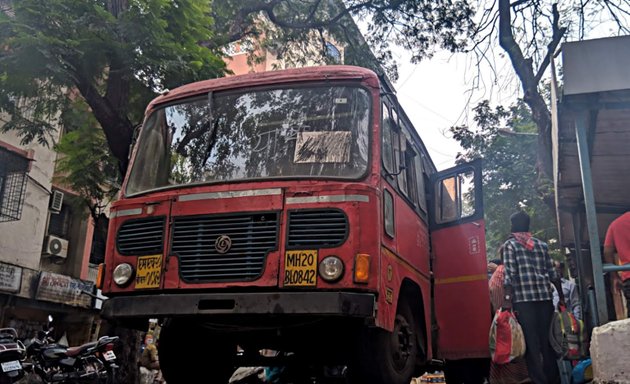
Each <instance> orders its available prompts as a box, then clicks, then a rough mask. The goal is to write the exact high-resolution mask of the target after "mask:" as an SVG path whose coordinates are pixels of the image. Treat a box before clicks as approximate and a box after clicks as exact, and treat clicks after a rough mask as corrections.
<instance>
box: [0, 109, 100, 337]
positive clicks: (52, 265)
mask: <svg viewBox="0 0 630 384" xmlns="http://www.w3.org/2000/svg"><path fill="white" fill-rule="evenodd" d="M5 118H6V116H5ZM3 120H6V119H0V121H3ZM0 124H1V123H0ZM60 135H61V129H58V131H57V133H56V134H55V135H54V137H52V138H51V140H52V141H54V142H57V141H58V140H59V138H60ZM57 156H58V155H57V153H56V152H55V151H54V150H53V149H52V148H51V147H50V146H43V145H40V144H38V143H36V142H32V143H30V144H26V145H24V144H21V140H20V137H19V136H18V135H17V134H16V133H15V132H6V133H0V306H1V309H0V327H13V328H15V329H16V330H17V331H18V335H19V336H20V337H22V338H28V337H32V336H33V335H34V333H35V332H36V331H37V330H41V329H42V328H43V327H45V326H48V323H49V321H50V319H52V326H53V327H54V328H55V331H54V333H53V335H54V336H55V337H57V338H59V337H61V336H63V335H65V336H66V338H67V340H68V343H69V344H71V345H76V344H79V343H83V342H86V341H89V340H90V339H92V338H93V337H94V335H95V334H96V333H97V332H98V310H97V309H95V300H94V299H93V297H92V296H91V295H93V294H94V293H95V290H94V281H95V279H96V266H91V265H90V263H89V258H90V253H91V248H92V232H93V225H92V223H91V219H90V216H89V214H88V212H87V210H86V209H84V208H82V207H81V206H80V204H77V202H76V200H77V196H76V195H75V194H74V193H73V192H72V191H69V190H67V189H65V188H63V187H62V186H60V185H57V184H55V183H54V182H53V180H54V176H55V164H56V160H57Z"/></svg>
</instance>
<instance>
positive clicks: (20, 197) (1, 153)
mask: <svg viewBox="0 0 630 384" xmlns="http://www.w3.org/2000/svg"><path fill="white" fill-rule="evenodd" d="M29 165H30V160H29V158H28V157H26V156H23V155H21V154H20V153H18V152H17V151H14V150H12V148H10V146H9V145H8V144H6V145H4V143H3V142H0V223H1V222H7V221H15V220H20V218H21V217H22V206H23V205H24V195H25V193H26V180H27V177H28V176H27V175H28V171H29Z"/></svg>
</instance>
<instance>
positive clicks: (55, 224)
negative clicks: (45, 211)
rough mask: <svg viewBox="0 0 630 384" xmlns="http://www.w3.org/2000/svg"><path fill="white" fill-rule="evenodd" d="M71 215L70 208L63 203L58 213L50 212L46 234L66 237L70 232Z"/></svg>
mask: <svg viewBox="0 0 630 384" xmlns="http://www.w3.org/2000/svg"><path fill="white" fill-rule="evenodd" d="M71 217H72V209H71V208H70V206H68V205H67V204H63V205H62V206H61V210H60V211H59V212H58V213H55V212H51V214H50V222H49V223H48V234H49V235H55V236H59V237H61V238H64V239H67V238H68V234H69V232H70V219H71Z"/></svg>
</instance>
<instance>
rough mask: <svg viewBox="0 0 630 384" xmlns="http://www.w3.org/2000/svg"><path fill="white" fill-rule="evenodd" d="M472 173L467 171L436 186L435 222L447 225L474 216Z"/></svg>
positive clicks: (441, 181) (443, 180)
mask: <svg viewBox="0 0 630 384" xmlns="http://www.w3.org/2000/svg"><path fill="white" fill-rule="evenodd" d="M474 176H475V174H474V171H473V170H468V171H465V172H461V173H458V174H457V175H454V176H451V177H449V178H446V179H442V180H440V182H439V183H438V184H437V185H436V188H437V190H436V193H437V199H436V204H438V206H437V207H436V212H437V213H438V214H437V216H436V222H437V223H438V224H440V223H447V222H450V221H455V220H459V219H463V218H466V217H470V216H473V215H474V214H475V183H474Z"/></svg>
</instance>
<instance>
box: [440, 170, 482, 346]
mask: <svg viewBox="0 0 630 384" xmlns="http://www.w3.org/2000/svg"><path fill="white" fill-rule="evenodd" d="M430 188H432V190H431V206H430V210H429V211H430V215H429V216H430V217H429V219H430V220H429V221H430V231H431V236H430V238H431V251H432V255H431V264H432V270H433V279H434V280H433V284H434V285H433V308H434V322H435V324H434V325H436V326H437V355H438V357H440V358H443V359H462V358H476V357H488V356H489V349H488V332H489V326H490V321H491V309H490V295H489V292H488V278H487V261H486V243H485V225H484V220H483V196H482V190H481V160H476V161H473V162H471V163H467V164H462V165H459V166H456V167H454V168H450V169H447V170H445V171H442V172H438V173H436V174H434V175H433V176H432V177H431V183H430Z"/></svg>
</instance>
